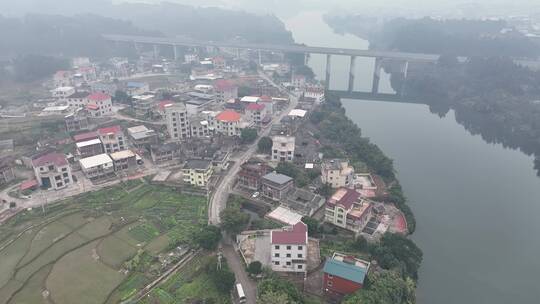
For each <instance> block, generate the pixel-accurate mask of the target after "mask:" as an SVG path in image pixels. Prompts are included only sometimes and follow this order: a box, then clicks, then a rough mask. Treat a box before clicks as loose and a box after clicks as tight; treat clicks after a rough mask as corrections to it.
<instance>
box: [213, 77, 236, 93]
mask: <svg viewBox="0 0 540 304" xmlns="http://www.w3.org/2000/svg"><path fill="white" fill-rule="evenodd" d="M234 87H235V85H234V83H232V82H231V81H229V80H226V79H218V80H216V82H215V83H214V88H215V89H216V90H218V91H225V90H231V89H233V88H234Z"/></svg>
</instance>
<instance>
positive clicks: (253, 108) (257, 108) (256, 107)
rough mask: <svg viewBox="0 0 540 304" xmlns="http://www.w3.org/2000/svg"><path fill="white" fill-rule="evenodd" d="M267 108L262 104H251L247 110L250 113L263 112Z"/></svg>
mask: <svg viewBox="0 0 540 304" xmlns="http://www.w3.org/2000/svg"><path fill="white" fill-rule="evenodd" d="M264 108H265V105H264V104H261V103H250V104H248V106H247V107H246V110H248V111H261V110H264Z"/></svg>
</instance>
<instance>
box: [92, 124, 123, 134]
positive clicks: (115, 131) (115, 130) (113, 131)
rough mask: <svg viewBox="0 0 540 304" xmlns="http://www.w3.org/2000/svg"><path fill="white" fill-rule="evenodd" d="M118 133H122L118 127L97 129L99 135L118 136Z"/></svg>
mask: <svg viewBox="0 0 540 304" xmlns="http://www.w3.org/2000/svg"><path fill="white" fill-rule="evenodd" d="M119 133H122V128H120V126H119V125H116V126H111V127H107V128H101V129H98V134H99V135H108V134H119Z"/></svg>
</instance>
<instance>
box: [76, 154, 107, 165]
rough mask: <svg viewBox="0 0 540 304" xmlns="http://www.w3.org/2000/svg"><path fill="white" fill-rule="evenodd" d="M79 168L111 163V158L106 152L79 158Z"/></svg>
mask: <svg viewBox="0 0 540 304" xmlns="http://www.w3.org/2000/svg"><path fill="white" fill-rule="evenodd" d="M79 163H80V164H81V168H83V169H89V168H93V167H97V166H101V165H105V164H112V159H111V158H110V157H109V155H107V154H106V153H103V154H98V155H94V156H90V157H87V158H83V159H80V160H79Z"/></svg>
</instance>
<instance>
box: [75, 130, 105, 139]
mask: <svg viewBox="0 0 540 304" xmlns="http://www.w3.org/2000/svg"><path fill="white" fill-rule="evenodd" d="M95 138H99V134H98V132H96V131H90V132H85V133H80V134H77V135H73V140H74V141H75V142H80V141H87V140H91V139H95Z"/></svg>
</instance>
